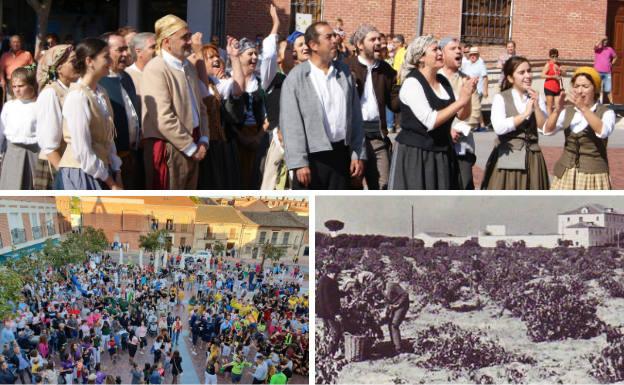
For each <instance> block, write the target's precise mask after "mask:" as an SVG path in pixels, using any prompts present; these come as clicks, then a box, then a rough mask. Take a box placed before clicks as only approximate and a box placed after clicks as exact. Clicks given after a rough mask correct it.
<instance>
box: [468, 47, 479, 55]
mask: <svg viewBox="0 0 624 385" xmlns="http://www.w3.org/2000/svg"><path fill="white" fill-rule="evenodd" d="M479 54H480V53H479V47H470V50H469V51H468V55H479Z"/></svg>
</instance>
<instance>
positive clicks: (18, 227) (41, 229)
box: [0, 197, 61, 259]
mask: <svg viewBox="0 0 624 385" xmlns="http://www.w3.org/2000/svg"><path fill="white" fill-rule="evenodd" d="M60 235H61V231H60V229H59V215H58V211H57V209H56V203H55V201H54V198H53V197H3V198H0V259H2V258H6V257H8V256H18V255H20V254H22V253H30V252H35V251H38V250H41V249H42V248H43V245H44V243H45V242H46V241H47V240H48V239H59V238H60Z"/></svg>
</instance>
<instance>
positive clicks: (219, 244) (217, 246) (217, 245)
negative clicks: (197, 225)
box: [213, 241, 225, 256]
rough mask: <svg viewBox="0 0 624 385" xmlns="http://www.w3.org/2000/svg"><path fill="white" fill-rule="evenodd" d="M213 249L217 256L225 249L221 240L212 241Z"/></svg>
mask: <svg viewBox="0 0 624 385" xmlns="http://www.w3.org/2000/svg"><path fill="white" fill-rule="evenodd" d="M213 249H214V252H215V255H216V256H219V255H221V253H223V252H224V251H225V246H224V245H223V242H221V241H216V242H215V243H214V247H213Z"/></svg>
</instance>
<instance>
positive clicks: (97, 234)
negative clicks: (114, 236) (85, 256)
mask: <svg viewBox="0 0 624 385" xmlns="http://www.w3.org/2000/svg"><path fill="white" fill-rule="evenodd" d="M81 235H82V239H83V241H84V243H85V251H86V252H87V253H89V254H96V253H101V252H102V251H104V250H106V249H107V248H108V246H109V244H110V243H109V242H108V239H107V238H106V234H104V230H102V229H94V228H93V227H90V226H88V227H85V228H84V229H83V230H82V234H81Z"/></svg>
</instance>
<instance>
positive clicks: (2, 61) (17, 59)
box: [0, 35, 34, 90]
mask: <svg viewBox="0 0 624 385" xmlns="http://www.w3.org/2000/svg"><path fill="white" fill-rule="evenodd" d="M9 43H10V47H11V49H10V51H9V52H6V53H5V54H4V55H2V57H1V58H0V70H1V76H0V86H2V88H4V89H5V90H6V89H7V87H6V85H7V84H8V83H9V82H10V80H11V75H12V74H13V71H15V70H16V69H18V68H19V67H24V66H27V65H31V64H33V63H34V60H33V56H32V54H31V53H30V52H28V51H24V50H23V49H22V37H21V36H19V35H13V36H11V39H10V40H9ZM9 88H10V87H9Z"/></svg>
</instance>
